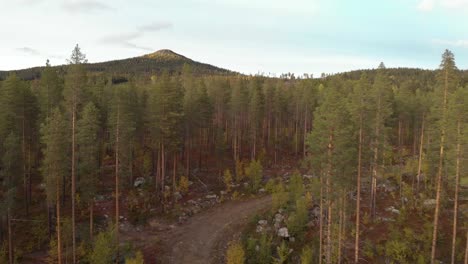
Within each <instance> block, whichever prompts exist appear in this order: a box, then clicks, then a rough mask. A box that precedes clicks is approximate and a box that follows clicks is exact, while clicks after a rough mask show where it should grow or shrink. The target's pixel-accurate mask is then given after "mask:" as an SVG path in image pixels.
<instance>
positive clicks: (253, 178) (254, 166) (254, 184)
mask: <svg viewBox="0 0 468 264" xmlns="http://www.w3.org/2000/svg"><path fill="white" fill-rule="evenodd" d="M245 174H246V176H247V177H248V178H249V181H250V188H251V191H252V192H256V191H257V190H258V189H259V188H260V183H261V181H262V175H263V168H262V164H260V161H257V160H252V161H251V162H250V164H249V166H247V167H246V168H245Z"/></svg>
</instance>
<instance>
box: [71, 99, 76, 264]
mask: <svg viewBox="0 0 468 264" xmlns="http://www.w3.org/2000/svg"><path fill="white" fill-rule="evenodd" d="M75 121H76V105H75V104H74V105H73V110H72V166H71V174H72V175H71V202H72V253H73V263H76V227H75V192H76V179H75Z"/></svg>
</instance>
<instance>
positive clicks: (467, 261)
mask: <svg viewBox="0 0 468 264" xmlns="http://www.w3.org/2000/svg"><path fill="white" fill-rule="evenodd" d="M465 264H468V230H467V231H466V246H465Z"/></svg>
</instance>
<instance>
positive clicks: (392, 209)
mask: <svg viewBox="0 0 468 264" xmlns="http://www.w3.org/2000/svg"><path fill="white" fill-rule="evenodd" d="M385 211H387V212H392V213H394V214H400V210H398V209H396V208H395V207H393V206H389V207H387V208H385Z"/></svg>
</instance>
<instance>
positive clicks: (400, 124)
mask: <svg viewBox="0 0 468 264" xmlns="http://www.w3.org/2000/svg"><path fill="white" fill-rule="evenodd" d="M152 60H156V61H152ZM161 62H164V63H162V64H161ZM158 63H159V64H158ZM156 64H157V65H158V67H157V69H156V68H154V67H153V66H148V65H156ZM135 65H136V66H135ZM376 66H377V65H376ZM0 78H1V79H0V80H1V81H0V263H9V264H13V263H59V264H62V263H96V264H101V263H103V264H105V263H171V262H170V261H167V260H165V258H164V256H167V254H168V253H167V250H168V249H167V248H165V247H160V246H158V245H160V244H164V243H167V241H166V242H165V241H160V240H164V239H160V240H158V241H159V242H155V241H156V240H151V241H149V240H146V241H145V240H142V241H136V240H135V239H133V238H132V236H131V235H129V234H130V233H131V232H138V231H137V230H140V235H139V236H141V237H143V238H144V236H143V235H142V234H143V233H145V230H149V229H148V228H150V227H151V226H152V225H151V223H153V222H154V219H159V220H158V221H161V222H164V223H172V224H174V225H175V226H176V227H174V228H175V229H177V228H179V227H177V226H178V225H181V226H183V225H184V222H189V221H190V217H191V215H192V214H195V213H199V212H198V211H203V210H205V209H206V208H204V206H202V205H201V204H197V203H199V202H200V201H204V200H205V198H206V199H212V198H213V199H212V200H215V202H214V204H215V205H213V206H214V207H213V208H217V207H216V206H222V205H221V204H223V203H227V204H229V203H235V202H240V201H249V200H255V199H262V198H261V197H264V199H270V200H269V202H268V205H267V208H263V210H259V211H258V212H256V215H255V216H253V217H251V218H250V220H249V223H247V224H246V225H245V226H244V227H243V228H242V232H241V234H240V235H238V236H236V237H228V236H226V239H227V240H229V241H226V243H227V246H226V248H224V249H223V250H222V253H221V256H220V260H219V262H216V263H229V264H241V263H252V264H256V263H265V264H267V263H268V264H269V263H303V264H306V263H320V264H321V263H324V264H325V263H326V264H330V263H431V264H434V263H452V264H453V263H465V264H466V263H467V261H468V241H467V238H468V225H467V224H468V221H467V219H468V162H467V157H468V73H467V71H463V70H460V69H458V68H457V66H456V61H455V56H454V54H452V52H450V51H449V50H445V51H444V52H443V54H442V57H441V62H440V67H439V68H438V69H436V70H421V69H407V68H398V69H390V68H386V67H385V65H384V63H381V64H380V65H379V66H378V68H376V69H373V70H357V71H353V72H347V73H339V74H333V75H322V76H321V77H320V78H312V76H309V75H304V76H300V77H299V76H298V77H296V76H294V75H293V74H284V75H281V76H280V77H271V76H268V77H267V76H262V75H255V76H251V75H249V76H247V75H242V74H238V73H235V72H231V71H228V70H223V69H219V68H216V67H213V66H210V65H207V64H201V63H196V62H194V61H191V60H190V59H187V58H185V57H183V56H180V55H178V54H175V53H172V52H170V51H167V50H165V51H163V52H157V53H154V54H153V55H147V56H145V57H141V58H139V59H136V60H135V59H133V60H132V59H129V60H126V61H124V62H122V63H120V62H119V63H117V62H109V63H100V64H89V63H88V61H87V59H86V56H85V54H84V52H82V51H81V50H80V47H79V46H78V45H77V46H76V47H75V48H74V49H73V51H72V54H71V56H70V58H69V60H68V64H67V65H64V66H60V67H52V66H50V65H49V63H48V62H47V64H46V66H45V67H40V68H35V69H33V70H29V71H18V72H15V71H12V72H2V75H1V77H0ZM259 197H260V198H259ZM189 205H192V206H194V207H197V212H195V213H194V212H193V210H192V211H190V212H188V211H187V207H188V206H189ZM207 210H208V209H207ZM201 214H203V212H201ZM172 224H171V225H172ZM206 225H210V222H209V221H208V222H206ZM171 228H172V227H171ZM129 230H133V231H131V232H130V231H129ZM141 230H143V232H141ZM163 232H165V231H164V230H163V231H161V233H163ZM168 232H169V231H168ZM147 233H148V234H149V232H147ZM158 234H159V233H158ZM156 237H158V236H156ZM159 237H163V236H159ZM171 239H172V238H171ZM228 242H229V243H228ZM192 263H198V262H192ZM205 263H208V261H207V262H205Z"/></svg>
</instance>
